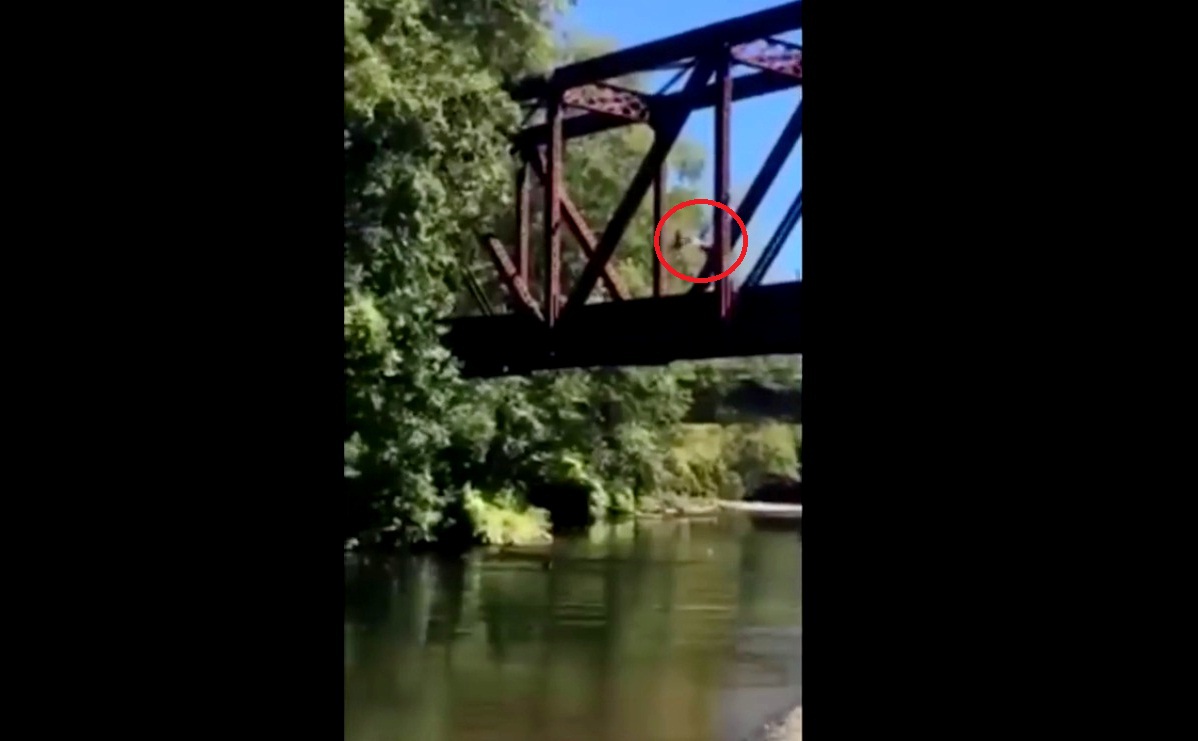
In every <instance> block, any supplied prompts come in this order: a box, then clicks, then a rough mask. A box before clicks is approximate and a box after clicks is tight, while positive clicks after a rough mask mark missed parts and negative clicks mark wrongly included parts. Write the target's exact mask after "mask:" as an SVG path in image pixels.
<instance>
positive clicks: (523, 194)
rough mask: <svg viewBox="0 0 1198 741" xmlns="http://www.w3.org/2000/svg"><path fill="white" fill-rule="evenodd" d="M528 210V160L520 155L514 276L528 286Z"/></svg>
mask: <svg viewBox="0 0 1198 741" xmlns="http://www.w3.org/2000/svg"><path fill="white" fill-rule="evenodd" d="M531 231H532V230H531V229H530V225H529V208H528V160H527V159H525V157H524V155H523V154H521V155H520V163H519V167H517V169H516V274H517V275H519V276H520V280H522V281H524V285H526V286H527V285H530V284H529V282H528V274H529V273H530V272H531V266H530V264H529V262H530V261H529V259H528V258H529V254H528V235H529V234H530V233H531Z"/></svg>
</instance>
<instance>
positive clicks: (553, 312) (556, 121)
mask: <svg viewBox="0 0 1198 741" xmlns="http://www.w3.org/2000/svg"><path fill="white" fill-rule="evenodd" d="M547 107H548V109H549V110H548V113H549V128H550V136H549V166H548V168H547V173H546V175H547V177H546V178H545V182H544V186H545V234H544V238H545V296H544V298H545V321H546V323H548V325H549V326H550V327H553V325H554V324H556V322H557V313H558V309H559V306H560V300H559V296H560V294H561V268H562V265H561V262H562V235H561V224H562V201H561V193H562V107H561V103H560V101H558V100H556V99H554V100H551V101H550V102H549V103H548V106H547Z"/></svg>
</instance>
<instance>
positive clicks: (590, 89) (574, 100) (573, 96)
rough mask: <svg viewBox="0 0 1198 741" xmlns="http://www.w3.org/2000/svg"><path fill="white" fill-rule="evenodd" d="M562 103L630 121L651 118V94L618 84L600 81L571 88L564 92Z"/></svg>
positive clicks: (641, 121)
mask: <svg viewBox="0 0 1198 741" xmlns="http://www.w3.org/2000/svg"><path fill="white" fill-rule="evenodd" d="M562 104H563V105H567V106H570V107H572V108H581V109H583V110H587V111H591V112H592V113H598V114H601V115H605V116H616V117H617V118H621V119H623V120H625V121H627V122H629V123H644V122H646V121H648V120H649V96H647V95H645V94H644V93H641V92H637V91H636V90H629V89H628V88H624V87H620V86H618V85H609V84H606V83H601V82H600V83H593V84H590V85H583V86H581V87H576V88H571V89H569V90H567V91H565V92H564V93H563V94H562Z"/></svg>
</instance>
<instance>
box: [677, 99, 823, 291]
mask: <svg viewBox="0 0 1198 741" xmlns="http://www.w3.org/2000/svg"><path fill="white" fill-rule="evenodd" d="M802 133H803V101H801V100H800V101H799V105H798V106H796V107H795V111H794V113H792V114H791V115H790V119H789V120H788V121H787V122H786V125H785V126H783V127H782V133H780V134H778V139H777V140H776V141H775V142H774V147H773V149H771V150H770V153H769V154H768V155H766V158H765V162H763V163H761V169H760V170H758V171H757V176H756V177H754V178H753V182H752V183H751V184H750V185H749V189H748V190H747V191H746V192H745V195H744V198H742V199H741V202H740V206H739V207H738V208H737V209H736V213H737V214H738V215H739V216H740V218H741V220H742V221H744V222H745V225H746V226H748V224H749V221H750V220H751V219H752V218H753V214H755V213H757V207H758V206H760V205H761V202H762V200H764V199H765V194H766V193H768V192H769V189H770V186H772V185H773V184H774V180H775V179H776V178H777V177H778V173H779V172H781V170H782V165H783V164H784V163H785V162H786V158H787V157H789V156H790V153H791V151H793V150H794V147H795V144H796V143H797V142H798V141H799V137H800V136H801V135H802ZM731 229H732V235H731V237H730V238H729V242H730V243H731V244H732V245H733V247H734V248H735V245H736V244H737V243H738V242H739V241H740V240H741V230H740V224H733V225H732V227H731ZM714 268H715V264H714V263H713V262H712V260H711V256H709V257H708V260H707V262H706V264H704V266H703V270H702V271H701V272H700V273H699V277H700V278H709V277H711V276H713V275H717V274H718V273H719V272H722V271H716V270H714ZM709 285H711V284H709V283H696V284H694V285H693V286H691V289H690V293H702V292H703V291H705V290H707V287H708V286H709Z"/></svg>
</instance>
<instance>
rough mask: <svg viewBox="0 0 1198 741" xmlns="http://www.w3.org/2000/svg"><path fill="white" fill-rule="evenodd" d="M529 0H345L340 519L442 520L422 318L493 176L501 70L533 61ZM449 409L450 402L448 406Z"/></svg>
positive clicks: (442, 358)
mask: <svg viewBox="0 0 1198 741" xmlns="http://www.w3.org/2000/svg"><path fill="white" fill-rule="evenodd" d="M546 10H547V9H546V8H545V7H544V6H543V4H542V3H540V2H535V1H533V0H526V1H524V2H521V1H519V0H509V1H508V2H504V3H490V2H485V0H478V1H477V2H468V1H466V0H457V1H453V0H345V17H344V22H345V135H344V140H345V141H344V148H345V244H344V255H345V261H344V262H345V271H344V294H345V345H346V350H345V356H346V361H345V373H346V430H345V459H346V462H345V467H346V477H347V480H348V483H349V496H348V500H347V501H348V504H349V506H348V515H349V518H348V522H349V525H350V528H351V531H352V532H357V531H358V530H360V529H363V528H365V527H368V526H370V525H372V524H382V525H384V526H385V527H387V528H389V529H391V530H392V531H394V532H396V533H397V535H398V537H399V538H400V539H402V540H404V541H416V542H419V541H423V540H428V539H430V538H432V537H433V536H434V533H435V532H436V530H437V528H438V526H440V525H443V524H444V523H443V522H442V513H443V512H444V511H445V509H446V507H447V505H448V503H449V499H450V498H451V497H453V496H454V494H453V484H454V483H455V482H453V481H452V480H451V476H450V474H451V473H452V472H451V471H448V470H446V467H445V466H444V465H441V464H440V461H439V456H440V453H441V452H442V451H444V450H445V449H446V448H447V447H448V445H449V443H450V441H451V438H452V437H453V435H454V431H453V429H452V424H453V422H454V420H455V418H456V417H458V416H460V415H455V414H454V413H452V410H453V409H454V407H455V406H456V405H457V404H458V399H457V398H456V395H457V394H458V393H459V389H458V384H457V381H456V374H455V370H454V367H453V364H452V361H451V359H450V357H449V355H448V353H447V352H446V351H445V350H444V349H443V348H442V346H441V344H440V341H439V333H438V329H437V325H436V324H435V320H436V319H438V318H440V317H443V316H445V315H446V314H448V313H449V311H450V310H451V308H452V305H453V297H454V290H455V288H456V286H457V283H458V281H459V280H460V276H459V275H458V272H457V268H456V266H457V265H458V257H459V256H460V255H462V254H464V253H465V250H467V249H468V248H469V245H471V243H472V235H473V232H474V231H475V230H476V229H477V228H479V227H480V226H481V224H482V223H483V222H484V221H485V219H486V218H487V217H489V216H490V208H492V207H490V206H488V204H494V203H495V201H496V198H497V196H498V195H499V194H500V193H502V192H503V187H504V184H505V181H506V175H507V173H506V168H505V158H506V146H507V143H506V139H505V134H506V133H507V132H508V131H509V130H510V129H511V128H512V127H513V126H514V125H516V123H517V122H518V118H517V117H518V110H517V109H516V107H515V106H514V105H513V104H512V103H511V102H510V101H509V99H508V97H507V96H506V95H505V94H504V93H503V91H502V89H501V85H502V82H503V79H504V76H505V73H509V74H510V73H514V72H516V71H518V70H526V69H531V68H534V67H536V66H537V65H538V64H543V63H544V62H545V61H546V60H548V59H549V58H550V56H549V55H550V52H551V47H550V46H549V43H548V39H547V36H546V33H545V28H544V24H543V23H542V20H541V19H542V17H543V15H544V13H545V12H546ZM447 412H448V413H447Z"/></svg>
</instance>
